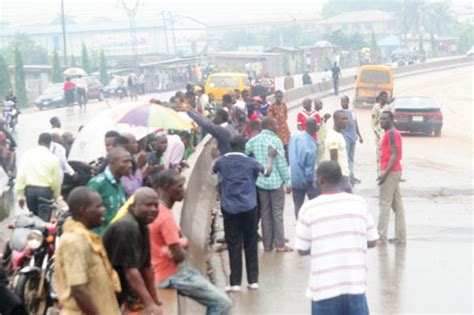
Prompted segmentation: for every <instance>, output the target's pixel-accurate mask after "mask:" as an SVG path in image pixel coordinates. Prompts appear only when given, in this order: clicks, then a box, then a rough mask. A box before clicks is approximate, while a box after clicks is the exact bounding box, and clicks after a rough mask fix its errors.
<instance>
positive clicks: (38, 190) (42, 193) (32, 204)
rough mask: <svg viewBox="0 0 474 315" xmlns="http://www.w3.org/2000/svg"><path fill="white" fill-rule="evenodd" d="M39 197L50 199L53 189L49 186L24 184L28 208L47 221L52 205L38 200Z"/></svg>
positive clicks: (49, 217)
mask: <svg viewBox="0 0 474 315" xmlns="http://www.w3.org/2000/svg"><path fill="white" fill-rule="evenodd" d="M39 198H43V199H46V200H52V199H53V191H52V190H51V188H49V187H36V186H26V188H25V199H26V205H27V206H28V209H29V210H30V211H31V212H33V214H34V215H36V216H38V217H40V218H41V219H42V220H43V221H45V222H49V220H50V219H51V212H52V207H51V205H49V204H46V203H45V202H42V201H40V200H39Z"/></svg>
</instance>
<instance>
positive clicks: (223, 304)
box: [158, 264, 232, 315]
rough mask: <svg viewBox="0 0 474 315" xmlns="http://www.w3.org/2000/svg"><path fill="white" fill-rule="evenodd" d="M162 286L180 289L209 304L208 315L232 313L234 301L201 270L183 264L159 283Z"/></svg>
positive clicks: (183, 292)
mask: <svg viewBox="0 0 474 315" xmlns="http://www.w3.org/2000/svg"><path fill="white" fill-rule="evenodd" d="M158 287H160V288H171V289H176V290H178V293H179V294H180V295H183V296H187V297H190V298H191V299H193V300H195V301H197V302H199V303H201V304H203V305H205V306H207V312H206V314H207V315H227V314H229V313H230V307H231V306H232V301H231V300H230V298H229V297H228V296H227V295H226V294H224V293H222V292H220V291H219V290H217V288H216V287H215V286H214V285H213V284H212V283H211V282H210V281H209V280H207V279H206V278H204V277H203V276H202V275H201V273H200V272H199V271H197V270H196V269H193V268H189V267H187V266H186V265H185V264H181V265H180V268H179V270H178V272H176V273H175V274H174V275H172V276H171V277H168V278H166V279H165V280H163V281H162V282H161V283H159V284H158Z"/></svg>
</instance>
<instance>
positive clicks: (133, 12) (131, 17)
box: [117, 0, 141, 72]
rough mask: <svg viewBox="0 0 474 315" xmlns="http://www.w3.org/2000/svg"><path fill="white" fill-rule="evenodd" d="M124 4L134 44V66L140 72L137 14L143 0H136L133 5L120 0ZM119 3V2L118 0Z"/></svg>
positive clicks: (131, 39)
mask: <svg viewBox="0 0 474 315" xmlns="http://www.w3.org/2000/svg"><path fill="white" fill-rule="evenodd" d="M119 2H120V3H121V4H122V7H123V8H124V9H125V11H126V12H127V15H128V23H129V28H130V42H131V45H132V54H133V67H134V68H135V71H136V72H138V47H137V46H138V40H137V24H136V16H137V12H138V7H139V6H140V2H141V0H136V1H135V4H134V5H133V6H128V5H127V4H126V3H125V0H119ZM117 4H118V2H117Z"/></svg>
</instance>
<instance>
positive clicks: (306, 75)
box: [302, 71, 313, 85]
mask: <svg viewBox="0 0 474 315" xmlns="http://www.w3.org/2000/svg"><path fill="white" fill-rule="evenodd" d="M302 80H303V85H311V84H313V79H311V75H310V74H309V72H308V71H305V72H304V73H303V77H302Z"/></svg>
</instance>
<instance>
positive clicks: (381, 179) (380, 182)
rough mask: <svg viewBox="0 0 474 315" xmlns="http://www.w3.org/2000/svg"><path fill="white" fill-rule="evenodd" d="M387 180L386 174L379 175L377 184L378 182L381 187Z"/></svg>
mask: <svg viewBox="0 0 474 315" xmlns="http://www.w3.org/2000/svg"><path fill="white" fill-rule="evenodd" d="M386 179H387V173H386V172H383V173H381V174H380V176H379V177H377V182H378V185H379V186H380V185H382V184H383V183H385V180H386Z"/></svg>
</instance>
